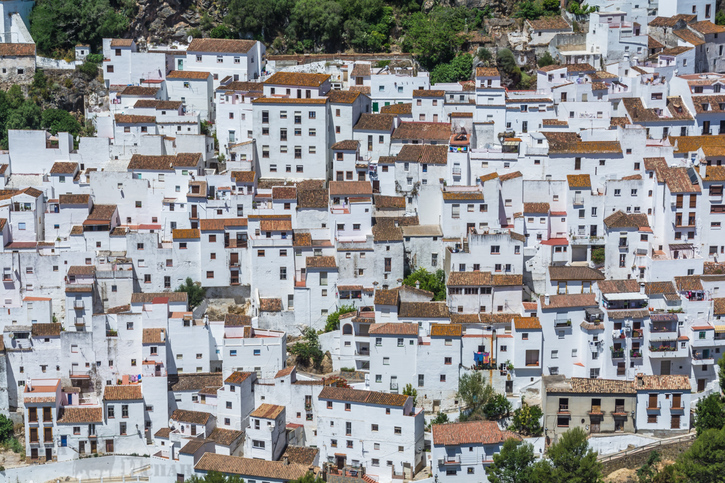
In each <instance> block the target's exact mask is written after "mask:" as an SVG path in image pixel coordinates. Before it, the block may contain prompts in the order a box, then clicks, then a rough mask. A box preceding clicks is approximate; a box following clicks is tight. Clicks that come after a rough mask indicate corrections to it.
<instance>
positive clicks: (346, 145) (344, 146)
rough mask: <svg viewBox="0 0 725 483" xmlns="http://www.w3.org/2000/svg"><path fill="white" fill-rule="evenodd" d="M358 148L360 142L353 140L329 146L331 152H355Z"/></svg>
mask: <svg viewBox="0 0 725 483" xmlns="http://www.w3.org/2000/svg"><path fill="white" fill-rule="evenodd" d="M359 147H360V141H357V140H355V139H348V140H346V141H338V142H336V143H335V144H333V145H332V146H330V149H332V150H333V151H357V149H358V148H359Z"/></svg>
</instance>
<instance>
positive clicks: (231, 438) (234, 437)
mask: <svg viewBox="0 0 725 483" xmlns="http://www.w3.org/2000/svg"><path fill="white" fill-rule="evenodd" d="M243 436H244V432H243V431H235V430H233V429H222V428H214V431H212V432H211V434H210V435H209V436H207V438H206V439H207V441H214V442H215V443H216V444H219V445H222V446H231V445H233V444H234V442H235V441H238V440H239V439H240V438H242V437H243Z"/></svg>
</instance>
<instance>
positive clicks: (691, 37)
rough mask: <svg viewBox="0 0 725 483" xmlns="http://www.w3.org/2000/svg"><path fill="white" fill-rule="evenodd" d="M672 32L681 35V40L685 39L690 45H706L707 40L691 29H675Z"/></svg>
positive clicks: (677, 35)
mask: <svg viewBox="0 0 725 483" xmlns="http://www.w3.org/2000/svg"><path fill="white" fill-rule="evenodd" d="M672 34H673V35H675V36H676V37H679V38H680V40H683V41H685V42H687V43H688V44H690V45H694V46H695V47H697V46H699V45H705V41H704V40H703V39H701V38H700V37H699V36H698V35H697V34H696V33H695V32H693V31H692V30H690V29H687V28H684V29H679V30H673V31H672Z"/></svg>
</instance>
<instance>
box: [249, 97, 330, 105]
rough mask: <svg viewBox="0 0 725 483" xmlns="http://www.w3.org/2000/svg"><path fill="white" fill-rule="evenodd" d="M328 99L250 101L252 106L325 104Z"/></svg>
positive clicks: (289, 98)
mask: <svg viewBox="0 0 725 483" xmlns="http://www.w3.org/2000/svg"><path fill="white" fill-rule="evenodd" d="M329 100H330V99H329V98H328V97H308V98H294V97H258V98H256V99H254V100H253V101H252V103H253V104H327V102H328V101H329Z"/></svg>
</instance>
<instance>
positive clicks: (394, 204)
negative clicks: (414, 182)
mask: <svg viewBox="0 0 725 483" xmlns="http://www.w3.org/2000/svg"><path fill="white" fill-rule="evenodd" d="M374 200H375V208H377V209H378V210H387V209H396V210H402V209H405V197H404V196H382V195H375V196H374Z"/></svg>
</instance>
